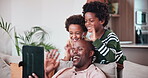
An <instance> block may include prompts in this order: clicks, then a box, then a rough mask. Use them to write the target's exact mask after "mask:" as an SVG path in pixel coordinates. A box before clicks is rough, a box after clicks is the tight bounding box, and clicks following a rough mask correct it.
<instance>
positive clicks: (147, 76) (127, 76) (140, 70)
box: [123, 61, 148, 78]
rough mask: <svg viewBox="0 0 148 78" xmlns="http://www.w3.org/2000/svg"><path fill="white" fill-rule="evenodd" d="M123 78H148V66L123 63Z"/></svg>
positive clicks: (128, 62)
mask: <svg viewBox="0 0 148 78" xmlns="http://www.w3.org/2000/svg"><path fill="white" fill-rule="evenodd" d="M123 78H148V66H144V65H140V64H136V63H133V62H130V61H124V69H123Z"/></svg>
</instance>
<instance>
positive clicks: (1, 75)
mask: <svg viewBox="0 0 148 78" xmlns="http://www.w3.org/2000/svg"><path fill="white" fill-rule="evenodd" d="M0 71H1V72H0V78H10V75H11V74H10V66H9V65H8V64H7V63H6V62H5V61H4V60H3V59H2V58H1V57H0Z"/></svg>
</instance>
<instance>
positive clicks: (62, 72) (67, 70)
mask: <svg viewBox="0 0 148 78" xmlns="http://www.w3.org/2000/svg"><path fill="white" fill-rule="evenodd" d="M72 71H73V68H72V67H69V68H63V69H61V70H59V71H58V72H56V74H55V75H54V76H53V77H52V78H57V77H59V76H60V77H61V76H63V77H66V76H67V73H69V75H70V74H71V72H72Z"/></svg>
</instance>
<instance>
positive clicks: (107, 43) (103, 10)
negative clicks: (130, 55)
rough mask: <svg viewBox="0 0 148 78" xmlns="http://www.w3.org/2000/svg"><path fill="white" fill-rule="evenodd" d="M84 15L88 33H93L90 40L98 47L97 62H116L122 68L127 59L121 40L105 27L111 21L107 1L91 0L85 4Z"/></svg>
mask: <svg viewBox="0 0 148 78" xmlns="http://www.w3.org/2000/svg"><path fill="white" fill-rule="evenodd" d="M83 16H84V18H85V26H86V28H87V29H88V33H91V35H90V36H89V37H90V40H91V41H93V45H94V46H95V47H96V50H97V52H96V54H95V55H96V56H97V57H99V58H97V59H96V61H95V62H97V63H100V64H107V63H110V62H116V63H117V64H118V67H119V68H122V64H123V61H124V60H125V59H126V58H125V56H123V52H122V50H121V47H120V42H119V39H118V37H117V35H116V34H115V33H113V32H112V31H110V30H107V29H105V26H106V25H107V24H108V21H109V12H108V7H107V5H106V4H105V3H101V2H97V1H94V2H90V3H86V4H85V5H84V6H83Z"/></svg>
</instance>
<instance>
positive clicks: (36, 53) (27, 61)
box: [22, 46, 44, 78]
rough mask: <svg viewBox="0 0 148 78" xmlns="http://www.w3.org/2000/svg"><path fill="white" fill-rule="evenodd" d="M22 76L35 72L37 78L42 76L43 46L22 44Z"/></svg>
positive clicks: (26, 77) (42, 77)
mask: <svg viewBox="0 0 148 78" xmlns="http://www.w3.org/2000/svg"><path fill="white" fill-rule="evenodd" d="M22 54H23V55H22V57H23V78H28V76H29V75H32V73H35V74H36V75H37V76H38V78H44V48H43V47H37V46H23V48H22Z"/></svg>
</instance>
